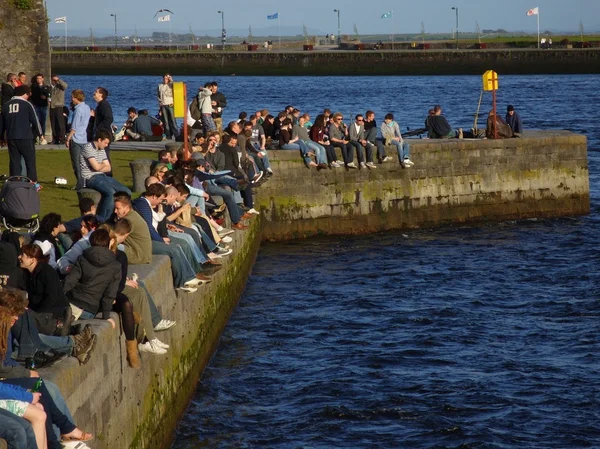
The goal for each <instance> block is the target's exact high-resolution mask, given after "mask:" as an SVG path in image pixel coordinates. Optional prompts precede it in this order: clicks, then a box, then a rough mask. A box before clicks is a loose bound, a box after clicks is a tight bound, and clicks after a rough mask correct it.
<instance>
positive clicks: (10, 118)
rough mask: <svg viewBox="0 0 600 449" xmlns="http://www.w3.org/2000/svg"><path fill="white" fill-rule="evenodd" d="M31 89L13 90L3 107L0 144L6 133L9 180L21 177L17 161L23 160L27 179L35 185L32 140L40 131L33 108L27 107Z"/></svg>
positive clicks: (33, 145)
mask: <svg viewBox="0 0 600 449" xmlns="http://www.w3.org/2000/svg"><path fill="white" fill-rule="evenodd" d="M30 95H31V88H30V87H29V86H27V85H23V86H19V87H16V88H15V91H14V97H13V98H12V99H11V100H10V101H9V102H8V103H6V104H5V105H4V109H3V111H2V113H0V118H1V120H0V140H3V139H2V138H1V136H4V133H6V141H7V142H8V157H9V170H10V176H19V175H20V174H21V157H23V159H24V160H25V167H26V168H27V177H28V178H29V179H31V180H32V181H33V182H37V169H36V163H35V144H34V142H35V139H36V138H37V137H40V136H42V127H41V126H40V122H39V121H38V118H37V115H36V114H35V109H34V108H33V105H32V104H31V103H29V101H28V100H29V96H30Z"/></svg>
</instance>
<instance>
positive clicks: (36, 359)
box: [33, 349, 69, 369]
mask: <svg viewBox="0 0 600 449" xmlns="http://www.w3.org/2000/svg"><path fill="white" fill-rule="evenodd" d="M68 356H69V354H66V353H64V352H59V351H55V350H54V349H48V350H47V351H45V352H43V351H36V353H35V354H33V363H34V366H35V369H38V368H43V367H46V366H51V365H54V364H55V363H56V362H59V361H61V360H63V359H65V358H67V357H68Z"/></svg>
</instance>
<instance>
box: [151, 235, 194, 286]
mask: <svg viewBox="0 0 600 449" xmlns="http://www.w3.org/2000/svg"><path fill="white" fill-rule="evenodd" d="M152 254H160V255H164V256H169V257H170V258H171V273H172V274H173V283H174V284H175V288H179V287H183V286H184V284H185V283H186V282H188V281H191V280H192V279H196V273H195V272H194V270H193V269H192V267H191V265H190V263H189V262H188V260H187V259H186V258H185V254H183V251H182V249H181V248H180V247H179V245H168V244H166V243H165V242H157V241H155V240H152Z"/></svg>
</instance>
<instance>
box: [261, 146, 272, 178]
mask: <svg viewBox="0 0 600 449" xmlns="http://www.w3.org/2000/svg"><path fill="white" fill-rule="evenodd" d="M263 153H264V154H263V156H264V155H266V154H267V152H266V151H264V152H263ZM267 171H268V172H269V174H271V175H272V174H273V169H272V168H271V167H269V168H267Z"/></svg>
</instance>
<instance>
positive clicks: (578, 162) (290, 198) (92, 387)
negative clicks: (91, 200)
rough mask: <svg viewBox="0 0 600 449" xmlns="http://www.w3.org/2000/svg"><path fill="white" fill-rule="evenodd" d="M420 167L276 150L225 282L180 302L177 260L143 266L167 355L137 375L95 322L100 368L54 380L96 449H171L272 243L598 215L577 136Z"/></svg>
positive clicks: (482, 143) (471, 150) (495, 146)
mask: <svg viewBox="0 0 600 449" xmlns="http://www.w3.org/2000/svg"><path fill="white" fill-rule="evenodd" d="M411 146H412V152H411V153H412V160H413V161H414V162H415V167H413V168H411V169H404V170H403V169H401V168H400V167H399V165H398V163H397V156H396V155H395V152H394V151H393V150H391V149H390V148H388V149H387V151H388V155H390V156H392V157H393V158H394V161H393V162H391V163H386V164H382V165H379V166H378V168H377V169H375V170H372V171H368V170H352V171H348V172H346V171H345V170H344V169H334V170H325V171H322V172H317V171H316V170H315V169H310V170H309V169H307V168H304V167H303V162H302V160H301V159H300V157H299V154H298V152H295V151H273V152H272V157H271V163H272V167H273V170H274V171H275V175H274V176H273V177H272V178H271V179H270V180H269V181H268V182H267V183H265V184H264V185H263V186H261V187H260V189H258V191H257V197H256V203H257V208H260V210H261V216H260V217H257V218H255V219H253V220H252V221H251V222H250V228H249V229H248V230H246V231H243V232H236V233H235V234H233V237H234V242H232V244H231V245H232V247H233V248H234V253H233V254H232V255H231V256H230V257H229V258H228V259H224V262H225V265H224V268H223V270H221V271H220V272H218V273H217V274H216V275H215V277H214V281H213V282H212V283H211V284H208V285H207V286H204V287H201V288H200V289H199V290H198V292H197V293H195V294H175V292H174V290H173V288H172V285H173V284H172V278H171V271H170V262H169V260H168V258H166V257H165V256H155V257H154V259H153V263H152V264H150V265H132V266H130V268H129V272H130V274H132V273H134V272H135V273H137V274H138V275H139V278H140V280H142V281H144V282H145V283H146V286H147V287H148V289H149V291H150V292H151V294H152V295H153V298H154V299H155V301H156V302H157V304H158V306H159V308H160V309H161V311H162V313H163V314H164V316H165V317H166V318H169V319H174V320H177V325H176V326H175V327H174V328H172V329H171V330H169V331H167V332H162V333H160V334H159V335H158V336H159V338H160V339H161V340H163V341H165V342H166V343H168V344H170V345H171V349H170V350H169V352H168V354H166V355H163V356H156V355H147V354H143V355H142V358H143V365H144V366H143V368H142V369H141V370H139V371H136V370H133V369H131V368H128V367H127V362H126V360H125V348H124V336H123V335H121V332H120V331H118V330H112V329H111V328H110V326H109V325H108V323H105V322H101V321H93V323H94V326H95V327H96V332H97V333H98V336H99V341H98V346H97V348H96V350H95V353H94V354H93V356H92V359H91V361H90V362H89V363H88V364H87V365H84V366H79V365H78V364H77V362H76V360H75V359H73V358H70V359H67V360H65V361H63V362H61V363H59V364H57V365H56V366H55V367H53V368H51V369H42V370H41V374H42V376H43V377H45V378H47V379H50V380H53V381H55V382H56V383H57V384H58V385H59V387H60V389H61V391H62V392H63V394H64V395H65V398H66V399H67V402H68V404H69V407H70V409H71V411H72V412H74V416H75V419H76V422H77V425H78V426H80V427H81V428H83V429H85V430H86V431H89V432H93V433H94V434H95V435H96V439H95V440H94V441H93V442H92V443H91V447H93V448H94V449H108V448H111V449H125V448H131V449H162V448H165V447H168V445H169V444H170V442H171V440H172V437H173V432H174V429H175V427H176V423H177V421H178V419H179V418H180V416H181V414H182V413H183V412H184V411H185V409H186V406H187V404H188V401H189V400H190V398H191V397H192V396H193V394H194V391H195V389H196V385H197V380H198V378H199V377H200V375H201V373H202V371H203V370H204V368H205V367H206V365H207V364H208V362H209V360H210V358H211V356H212V354H213V353H214V352H215V350H216V347H217V345H218V341H219V338H220V335H221V332H222V331H223V329H224V327H225V325H226V324H227V321H228V319H229V316H230V314H231V312H232V310H233V309H234V308H235V306H236V304H237V302H238V299H239V297H240V296H241V294H242V292H243V290H244V287H245V283H246V280H247V279H248V277H249V275H250V272H251V270H252V265H253V263H254V260H255V258H256V255H257V253H258V250H259V246H260V243H261V241H263V240H286V239H290V238H303V237H308V236H311V235H319V234H330V235H343V234H361V233H364V234H366V233H372V232H377V231H382V230H387V229H399V228H418V227H425V226H439V225H443V224H448V223H464V222H476V221H482V220H506V219H520V218H532V217H560V216H572V215H582V214H587V213H589V209H590V202H589V199H590V198H589V174H588V162H587V140H586V138H585V136H581V135H577V134H574V133H571V132H568V131H553V132H528V133H526V134H525V135H524V137H523V138H522V139H506V140H464V141H459V140H444V141H438V140H416V141H411Z"/></svg>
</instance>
